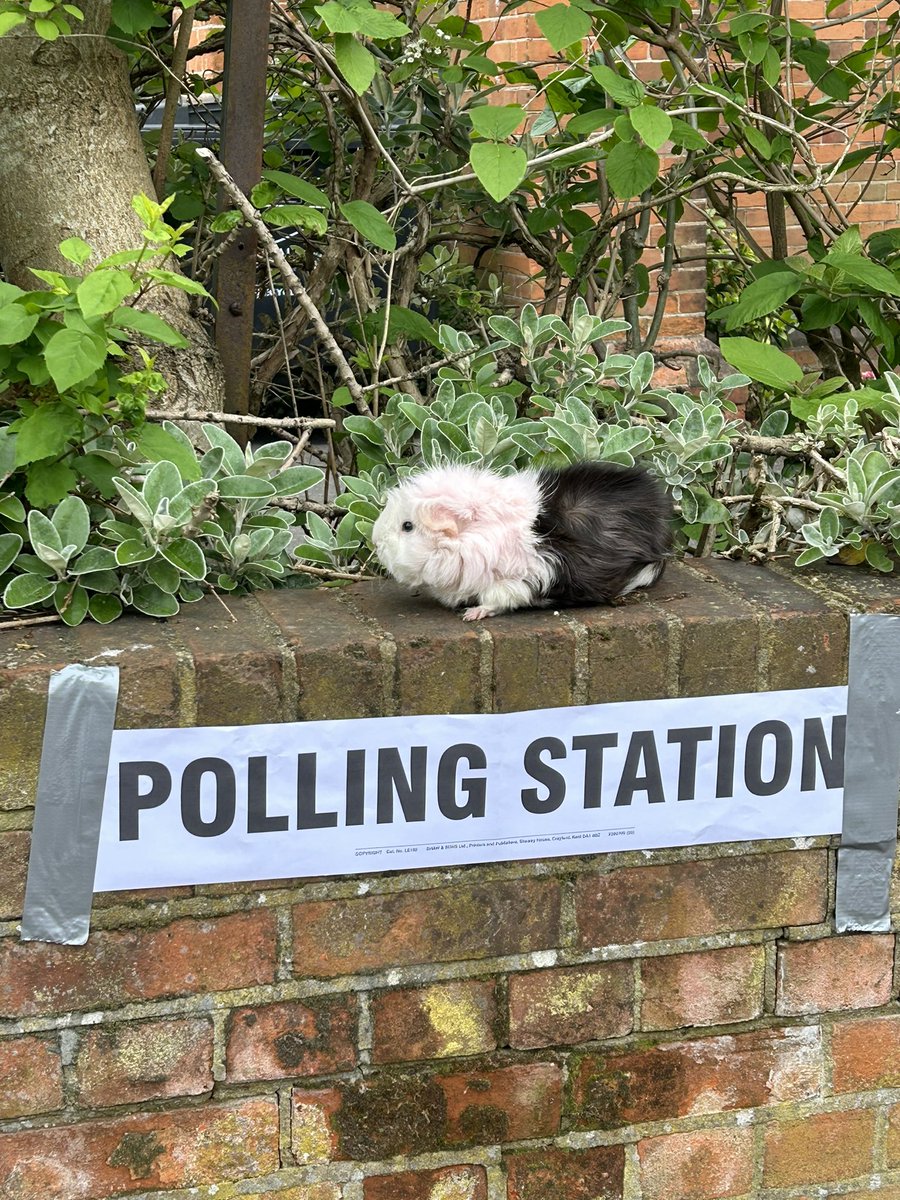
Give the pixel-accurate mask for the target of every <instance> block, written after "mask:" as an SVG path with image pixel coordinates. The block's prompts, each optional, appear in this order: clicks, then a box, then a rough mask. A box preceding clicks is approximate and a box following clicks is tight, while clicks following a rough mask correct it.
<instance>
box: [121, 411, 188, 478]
mask: <svg viewBox="0 0 900 1200" xmlns="http://www.w3.org/2000/svg"><path fill="white" fill-rule="evenodd" d="M134 437H135V442H136V443H137V447H138V449H139V450H140V452H141V454H143V455H144V457H145V458H146V459H147V460H148V461H149V462H163V461H168V462H172V463H174V464H175V466H176V467H177V468H178V470H179V471H180V472H181V477H182V479H184V480H186V481H187V482H194V481H196V480H198V479H199V478H200V475H201V472H200V464H199V463H198V462H197V458H196V455H195V454H194V451H193V449H192V447H191V445H190V443H187V444H186V443H185V442H182V441H180V440H179V439H178V438H177V437H174V436H173V435H172V434H171V433H169V431H168V430H167V429H163V428H162V427H161V426H159V425H153V424H151V423H150V422H149V421H148V422H147V424H146V425H145V426H144V428H143V429H142V430H141V431H140V433H138V434H137V435H134Z"/></svg>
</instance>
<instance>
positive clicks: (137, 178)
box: [0, 0, 224, 411]
mask: <svg viewBox="0 0 900 1200" xmlns="http://www.w3.org/2000/svg"><path fill="white" fill-rule="evenodd" d="M80 7H81V9H82V10H83V12H84V15H85V19H84V21H83V22H79V23H78V25H77V28H76V30H75V32H74V33H73V36H71V37H60V38H59V39H58V40H57V41H55V42H45V41H42V40H41V39H40V38H38V37H37V36H36V35H35V34H34V33H33V32H32V27H31V25H30V24H28V25H23V26H19V27H17V28H16V29H14V30H13V31H12V32H11V33H9V34H7V35H6V36H4V37H0V263H2V266H3V271H4V273H5V275H6V278H7V279H8V280H10V282H12V283H16V284H18V285H19V286H20V287H25V288H33V287H35V286H36V280H35V278H34V276H32V275H31V274H30V273H29V268H30V267H38V268H40V269H44V270H57V271H58V270H65V271H67V272H69V273H71V272H72V269H73V268H72V266H71V264H70V263H66V262H65V261H64V260H63V259H62V258H61V256H60V254H59V251H58V249H57V246H58V244H59V242H61V241H63V240H64V239H65V238H68V237H72V236H75V235H77V236H78V237H81V238H83V239H84V240H85V241H86V242H88V243H89V244H90V245H91V246H93V247H94V249H95V251H96V252H97V259H96V260H92V261H99V259H100V258H103V257H105V256H106V255H108V254H112V253H113V252H114V251H117V250H129V249H133V248H135V247H137V246H140V245H141V244H142V239H141V228H142V226H141V222H140V220H139V219H138V216H137V214H136V213H135V212H134V211H133V209H132V207H131V198H132V196H134V195H136V194H138V193H139V192H143V193H145V194H146V195H148V196H150V197H154V196H155V192H154V187H153V181H152V179H151V176H150V167H149V164H148V162H147V156H146V154H145V152H144V147H143V144H142V142H141V136H140V131H139V129H138V123H137V117H136V115H135V111H134V98H133V95H132V92H131V87H130V85H129V82H128V74H127V69H126V60H125V56H124V55H123V54H122V53H121V52H120V51H119V50H117V49H116V47H115V46H114V45H113V44H112V43H111V42H110V41H109V40H108V39H107V38H106V36H105V34H106V30H107V28H108V27H109V16H110V4H109V0H86V2H82V3H81V5H80ZM88 265H90V263H89V264H88ZM166 265H167V266H170V267H172V269H174V270H177V266H176V265H175V264H174V263H167V264H166ZM151 303H152V307H153V309H154V310H155V311H156V312H158V313H159V314H160V315H161V316H163V317H164V318H165V319H166V320H167V321H169V322H170V324H172V325H174V326H175V327H176V328H177V329H179V330H180V331H181V332H182V333H183V334H184V335H185V337H186V338H188V340H189V342H190V346H189V348H188V349H186V350H173V349H171V348H169V347H167V346H161V345H157V344H156V343H154V344H153V346H152V354H153V357H154V359H155V362H156V366H157V368H158V369H159V370H160V371H161V372H162V373H163V375H164V376H165V378H166V380H167V382H168V384H169V390H168V392H167V394H166V407H167V408H171V409H173V410H179V411H180V410H183V409H187V408H196V407H198V406H200V407H208V408H214V409H218V408H220V407H221V404H222V402H223V398H224V386H223V381H222V375H221V364H220V363H219V359H218V356H217V354H216V352H215V350H214V348H213V347H212V345H211V344H210V341H209V339H208V337H207V335H206V331H205V329H204V328H203V326H202V325H201V324H200V323H199V322H198V321H197V320H196V319H195V317H193V316H192V314H191V311H190V307H189V303H188V298H187V296H186V295H185V294H184V293H182V292H179V291H177V290H175V289H171V288H166V289H162V288H160V289H155V290H154V293H152V301H151Z"/></svg>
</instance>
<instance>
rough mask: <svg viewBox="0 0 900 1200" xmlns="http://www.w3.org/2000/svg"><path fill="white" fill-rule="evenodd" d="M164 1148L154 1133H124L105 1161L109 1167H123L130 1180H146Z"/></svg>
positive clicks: (164, 1150)
mask: <svg viewBox="0 0 900 1200" xmlns="http://www.w3.org/2000/svg"><path fill="white" fill-rule="evenodd" d="M165 1152H166V1148H165V1146H163V1145H162V1143H161V1142H160V1141H159V1139H158V1138H157V1136H156V1134H155V1133H126V1134H123V1135H122V1140H121V1141H120V1142H119V1144H118V1146H116V1148H115V1150H113V1152H112V1154H111V1155H110V1156H109V1158H108V1159H107V1160H106V1161H107V1162H108V1163H109V1165H110V1166H111V1167H125V1168H127V1170H128V1174H129V1175H130V1176H131V1178H132V1179H147V1178H149V1176H150V1175H152V1174H153V1167H154V1164H155V1163H156V1160H157V1159H158V1158H159V1156H160V1155H161V1154H165Z"/></svg>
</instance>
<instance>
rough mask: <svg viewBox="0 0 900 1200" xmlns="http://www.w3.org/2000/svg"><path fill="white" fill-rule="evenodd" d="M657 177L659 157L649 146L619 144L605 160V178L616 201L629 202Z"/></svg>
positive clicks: (627, 143)
mask: <svg viewBox="0 0 900 1200" xmlns="http://www.w3.org/2000/svg"><path fill="white" fill-rule="evenodd" d="M658 175H659V155H658V154H657V153H656V151H655V150H651V149H650V147H649V146H637V145H635V144H634V143H630V142H620V143H619V144H618V146H613V148H612V150H610V152H609V154H608V155H607V158H606V178H607V180H608V181H609V186H610V190H611V191H612V194H613V195H614V196H615V197H616V199H617V200H630V199H631V198H632V197H633V196H639V195H640V194H641V192H643V191H645V190H646V189H647V188H648V187H650V185H651V184H652V183H653V181H654V180H655V179H656V177H657V176H658Z"/></svg>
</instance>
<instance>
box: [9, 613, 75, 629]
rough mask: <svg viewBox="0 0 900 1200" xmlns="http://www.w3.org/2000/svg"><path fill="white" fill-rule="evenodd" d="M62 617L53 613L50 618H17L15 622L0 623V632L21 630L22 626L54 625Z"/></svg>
mask: <svg viewBox="0 0 900 1200" xmlns="http://www.w3.org/2000/svg"><path fill="white" fill-rule="evenodd" d="M61 620H62V617H60V616H58V615H57V614H55V613H54V615H53V616H52V617H19V618H18V619H17V620H15V621H0V632H2V631H3V630H4V629H21V628H22V627H23V626H24V625H51V624H53V625H55V624H57V623H58V622H60V621H61Z"/></svg>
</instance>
